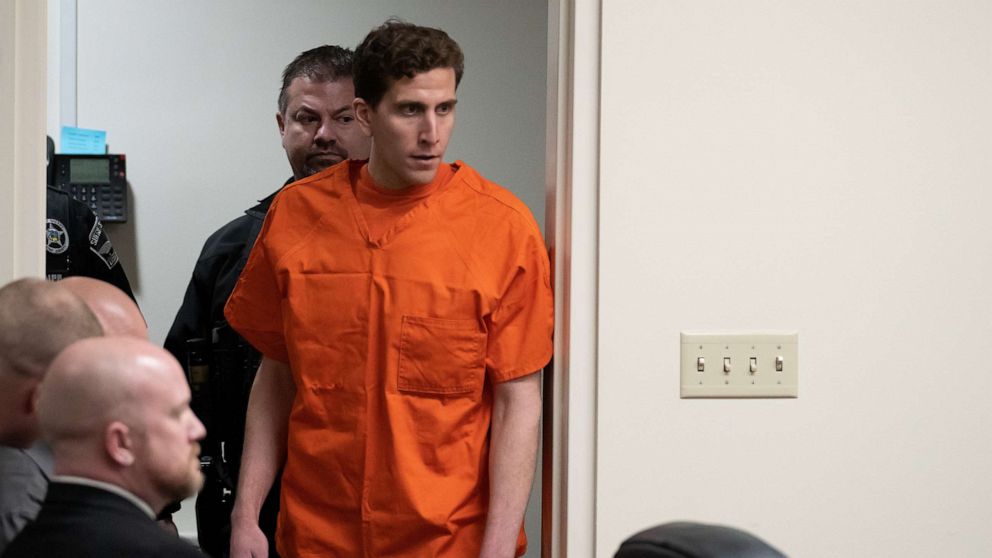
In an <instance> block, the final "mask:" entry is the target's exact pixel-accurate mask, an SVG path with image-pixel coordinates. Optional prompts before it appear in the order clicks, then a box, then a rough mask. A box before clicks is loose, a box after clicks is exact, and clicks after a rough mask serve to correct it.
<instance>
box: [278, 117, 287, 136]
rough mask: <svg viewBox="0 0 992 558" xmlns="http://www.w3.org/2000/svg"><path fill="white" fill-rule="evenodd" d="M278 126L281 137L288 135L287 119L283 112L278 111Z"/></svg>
mask: <svg viewBox="0 0 992 558" xmlns="http://www.w3.org/2000/svg"><path fill="white" fill-rule="evenodd" d="M276 124H277V125H278V126H279V135H280V136H285V135H286V117H284V116H283V115H282V113H281V112H278V111H276Z"/></svg>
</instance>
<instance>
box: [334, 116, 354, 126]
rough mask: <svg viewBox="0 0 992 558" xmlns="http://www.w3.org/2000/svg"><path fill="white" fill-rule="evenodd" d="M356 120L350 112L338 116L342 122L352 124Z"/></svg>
mask: <svg viewBox="0 0 992 558" xmlns="http://www.w3.org/2000/svg"><path fill="white" fill-rule="evenodd" d="M354 120H355V117H354V116H351V115H350V114H343V115H341V116H339V117H338V122H340V123H341V124H351V123H352V122H353V121H354Z"/></svg>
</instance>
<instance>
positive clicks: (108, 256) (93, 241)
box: [89, 218, 120, 269]
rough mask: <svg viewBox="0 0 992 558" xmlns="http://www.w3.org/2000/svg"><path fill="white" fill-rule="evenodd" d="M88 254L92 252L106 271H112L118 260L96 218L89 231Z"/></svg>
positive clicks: (101, 225)
mask: <svg viewBox="0 0 992 558" xmlns="http://www.w3.org/2000/svg"><path fill="white" fill-rule="evenodd" d="M89 241H90V252H93V253H94V254H96V255H97V257H98V258H100V260H101V261H103V263H104V264H106V265H107V269H114V266H115V265H117V262H118V261H120V258H118V257H117V252H116V251H115V250H114V245H113V244H111V243H110V239H109V238H107V235H106V233H104V232H103V223H101V222H100V219H99V218H97V219H96V220H95V221H93V228H92V229H90V237H89Z"/></svg>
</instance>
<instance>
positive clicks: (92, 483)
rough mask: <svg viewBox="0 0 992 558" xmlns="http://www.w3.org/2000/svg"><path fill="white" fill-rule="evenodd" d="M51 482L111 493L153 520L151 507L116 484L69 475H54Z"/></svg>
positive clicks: (153, 515) (153, 514)
mask: <svg viewBox="0 0 992 558" xmlns="http://www.w3.org/2000/svg"><path fill="white" fill-rule="evenodd" d="M52 482H63V483H66V484H81V485H83V486H89V487H92V488H99V489H100V490H105V491H107V492H112V493H114V494H116V495H118V496H120V497H121V498H124V499H125V500H127V501H129V502H131V503H132V504H134V505H135V506H138V508H139V509H140V510H141V511H143V512H145V513H146V514H147V515H148V517H150V518H152V519H155V512H154V511H153V510H152V507H151V506H149V505H148V503H147V502H145V501H144V500H142V499H141V498H138V497H137V496H135V495H134V494H133V493H132V492H128V491H127V490H124V489H123V488H121V487H119V486H117V485H116V484H110V483H106V482H103V481H98V480H93V479H87V478H83V477H73V476H70V475H55V476H54V477H52Z"/></svg>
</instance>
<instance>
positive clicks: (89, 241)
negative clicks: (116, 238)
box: [45, 186, 134, 300]
mask: <svg viewBox="0 0 992 558" xmlns="http://www.w3.org/2000/svg"><path fill="white" fill-rule="evenodd" d="M46 207H47V212H46V213H47V215H46V219H45V252H46V254H45V255H46V260H45V274H46V275H47V276H48V279H49V280H51V281H59V280H61V279H64V278H66V277H74V276H83V277H93V278H94V279H100V280H101V281H106V282H107V283H110V284H111V285H114V286H115V287H117V288H118V289H120V290H122V291H124V292H125V293H127V295H128V296H129V297H131V299H132V300H133V299H134V292H132V291H131V283H130V282H128V280H127V275H126V274H125V273H124V267H123V266H122V265H121V264H120V259H119V258H118V257H117V251H116V250H114V245H113V244H112V243H111V242H110V237H109V236H107V231H106V230H104V228H103V223H102V222H100V219H99V218H98V217H97V216H96V215H94V214H93V212H92V211H91V210H90V208H89V207H88V206H87V205H86V204H85V203H83V202H81V201H77V200H75V199H73V198H72V197H71V196H70V195H69V194H68V193H66V192H64V191H62V190H59V189H56V188H53V187H51V186H49V187H48V201H47V205H46Z"/></svg>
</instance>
